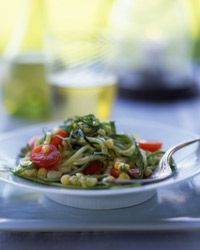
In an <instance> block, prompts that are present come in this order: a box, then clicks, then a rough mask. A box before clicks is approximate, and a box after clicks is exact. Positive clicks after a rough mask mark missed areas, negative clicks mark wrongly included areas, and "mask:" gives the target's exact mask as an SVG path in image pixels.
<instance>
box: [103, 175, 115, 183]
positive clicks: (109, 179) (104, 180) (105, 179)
mask: <svg viewBox="0 0 200 250" xmlns="http://www.w3.org/2000/svg"><path fill="white" fill-rule="evenodd" d="M112 180H115V178H114V177H113V176H112V175H109V176H107V177H105V178H103V180H102V181H103V182H107V181H108V182H109V181H112Z"/></svg>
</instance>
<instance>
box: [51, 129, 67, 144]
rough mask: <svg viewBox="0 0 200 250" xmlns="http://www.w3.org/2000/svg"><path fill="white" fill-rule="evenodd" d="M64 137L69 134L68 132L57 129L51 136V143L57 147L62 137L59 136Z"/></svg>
mask: <svg viewBox="0 0 200 250" xmlns="http://www.w3.org/2000/svg"><path fill="white" fill-rule="evenodd" d="M59 136H61V137H63V138H66V137H68V136H69V133H68V132H67V131H65V130H58V131H57V132H56V133H55V134H53V135H52V137H51V144H52V145H54V146H56V147H58V145H60V144H61V143H62V139H61V138H60V137H59Z"/></svg>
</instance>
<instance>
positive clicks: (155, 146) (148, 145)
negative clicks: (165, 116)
mask: <svg viewBox="0 0 200 250" xmlns="http://www.w3.org/2000/svg"><path fill="white" fill-rule="evenodd" d="M162 145H163V144H162V142H159V141H145V140H141V141H140V142H139V146H140V148H141V149H143V150H146V151H150V152H155V151H157V150H160V149H161V148H162Z"/></svg>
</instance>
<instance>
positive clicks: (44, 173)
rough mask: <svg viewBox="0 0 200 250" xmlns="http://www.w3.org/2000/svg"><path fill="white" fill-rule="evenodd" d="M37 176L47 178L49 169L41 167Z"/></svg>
mask: <svg viewBox="0 0 200 250" xmlns="http://www.w3.org/2000/svg"><path fill="white" fill-rule="evenodd" d="M37 177H38V178H42V179H43V178H46V177H47V170H46V168H40V169H39V170H38V172H37Z"/></svg>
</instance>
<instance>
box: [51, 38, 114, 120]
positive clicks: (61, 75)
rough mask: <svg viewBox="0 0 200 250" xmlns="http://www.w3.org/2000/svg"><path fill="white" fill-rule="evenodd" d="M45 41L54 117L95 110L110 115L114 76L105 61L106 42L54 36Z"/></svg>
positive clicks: (84, 113)
mask: <svg viewBox="0 0 200 250" xmlns="http://www.w3.org/2000/svg"><path fill="white" fill-rule="evenodd" d="M47 45H48V46H47V49H48V55H49V60H48V66H47V79H48V82H49V84H50V86H51V90H52V99H53V107H52V111H53V118H54V119H65V118H66V117H71V116H74V115H86V114H94V115H96V116H97V117H98V118H100V119H109V118H110V117H111V113H112V106H113V103H114V100H115V97H116V91H117V84H116V83H117V81H116V76H115V74H114V73H113V72H112V70H111V67H110V65H109V63H108V61H109V58H108V55H109V52H108V51H109V44H108V43H106V42H105V41H99V40H98V41H97V40H91V39H87V40H77V39H75V40H72V39H71V40H70V41H69V40H68V39H63V38H60V37H59V38H58V37H57V38H55V37H53V38H49V42H48V44H47Z"/></svg>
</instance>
